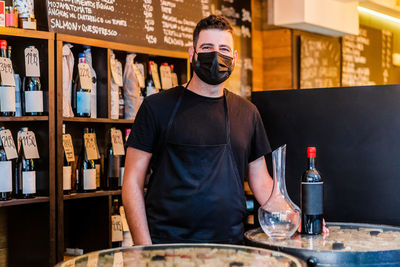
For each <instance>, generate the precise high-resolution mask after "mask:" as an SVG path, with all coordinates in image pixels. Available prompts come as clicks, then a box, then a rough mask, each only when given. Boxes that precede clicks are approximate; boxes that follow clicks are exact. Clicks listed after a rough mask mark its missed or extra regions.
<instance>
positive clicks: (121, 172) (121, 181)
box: [118, 128, 131, 188]
mask: <svg viewBox="0 0 400 267" xmlns="http://www.w3.org/2000/svg"><path fill="white" fill-rule="evenodd" d="M130 133H131V128H127V129H125V144H126V142H127V141H128V137H129V134H130ZM125 155H126V148H125ZM125 155H122V156H121V160H120V163H121V165H120V168H119V169H120V174H119V181H118V187H119V188H122V184H123V183H124V173H125Z"/></svg>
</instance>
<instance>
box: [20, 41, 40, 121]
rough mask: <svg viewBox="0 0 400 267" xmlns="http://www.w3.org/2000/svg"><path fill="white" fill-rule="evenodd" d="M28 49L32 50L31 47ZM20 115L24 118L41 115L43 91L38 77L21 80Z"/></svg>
mask: <svg viewBox="0 0 400 267" xmlns="http://www.w3.org/2000/svg"><path fill="white" fill-rule="evenodd" d="M28 48H32V49H34V48H35V46H33V45H31V46H28ZM22 114H23V115H24V116H42V115H43V90H42V85H41V82H40V77H27V76H25V77H24V79H23V88H22Z"/></svg>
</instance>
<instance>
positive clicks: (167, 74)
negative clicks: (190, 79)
mask: <svg viewBox="0 0 400 267" xmlns="http://www.w3.org/2000/svg"><path fill="white" fill-rule="evenodd" d="M160 72H161V84H162V89H164V90H166V89H170V88H171V87H172V78H171V68H170V66H161V67H160Z"/></svg>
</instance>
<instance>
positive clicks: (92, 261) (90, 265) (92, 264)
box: [86, 252, 99, 267]
mask: <svg viewBox="0 0 400 267" xmlns="http://www.w3.org/2000/svg"><path fill="white" fill-rule="evenodd" d="M98 256H99V255H98V254H97V253H96V252H95V253H89V255H88V261H87V265H86V266H87V267H97V262H98V260H99V257H98Z"/></svg>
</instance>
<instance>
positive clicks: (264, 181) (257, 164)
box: [249, 156, 273, 206]
mask: <svg viewBox="0 0 400 267" xmlns="http://www.w3.org/2000/svg"><path fill="white" fill-rule="evenodd" d="M249 185H250V189H251V191H252V192H253V194H254V196H255V197H256V199H257V201H258V203H259V204H260V205H261V206H262V205H264V204H265V202H267V200H268V198H269V196H270V195H271V192H272V186H273V181H272V178H271V176H270V175H269V173H268V170H267V164H265V158H264V156H262V157H259V158H258V159H256V160H254V161H252V162H250V163H249Z"/></svg>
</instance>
